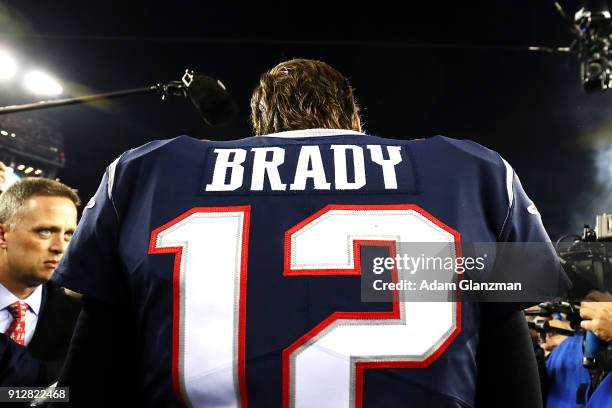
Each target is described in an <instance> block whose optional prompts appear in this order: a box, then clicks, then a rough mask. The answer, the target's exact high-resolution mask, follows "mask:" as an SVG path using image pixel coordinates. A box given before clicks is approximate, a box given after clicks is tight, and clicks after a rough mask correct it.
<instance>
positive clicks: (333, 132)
mask: <svg viewBox="0 0 612 408" xmlns="http://www.w3.org/2000/svg"><path fill="white" fill-rule="evenodd" d="M340 135H365V133H361V132H357V131H355V130H349V129H301V130H287V131H285V132H278V133H270V134H267V135H260V137H288V138H296V137H320V136H340Z"/></svg>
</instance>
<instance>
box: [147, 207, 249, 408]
mask: <svg viewBox="0 0 612 408" xmlns="http://www.w3.org/2000/svg"><path fill="white" fill-rule="evenodd" d="M220 212H242V213H243V214H244V222H243V226H242V255H241V266H240V299H239V306H238V383H239V387H240V399H241V406H242V407H243V408H247V406H248V404H247V391H246V367H245V345H246V343H245V336H246V296H247V262H248V259H249V258H248V256H249V226H250V221H251V206H249V205H245V206H234V207H195V208H192V209H191V210H189V211H187V212H184V213H183V214H181V215H179V216H178V217H176V218H174V219H173V220H171V221H169V222H167V223H165V224H164V225H162V226H161V227H158V228H155V229H154V230H153V232H151V241H150V242H149V254H174V255H175V256H174V270H173V272H172V299H173V301H172V317H173V319H172V388H173V389H174V394H175V395H176V397H177V398H178V400H179V402H180V404H181V405H182V406H187V404H185V396H184V395H183V392H182V391H181V387H180V382H179V372H178V360H179V354H178V344H179V327H180V324H179V323H180V322H179V319H180V316H181V315H180V305H181V302H180V293H181V288H180V282H181V279H180V278H181V260H182V257H183V247H182V246H180V247H164V248H157V247H156V244H157V236H158V234H159V233H161V232H162V231H164V230H166V229H168V228H170V227H171V226H173V225H174V224H176V223H178V222H180V221H182V220H184V219H185V218H187V217H189V216H191V215H193V214H195V213H220Z"/></svg>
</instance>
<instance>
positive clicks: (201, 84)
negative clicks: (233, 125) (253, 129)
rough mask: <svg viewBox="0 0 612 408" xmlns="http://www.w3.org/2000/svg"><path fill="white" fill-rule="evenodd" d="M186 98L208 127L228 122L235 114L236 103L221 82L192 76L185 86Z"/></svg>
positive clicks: (206, 77)
mask: <svg viewBox="0 0 612 408" xmlns="http://www.w3.org/2000/svg"><path fill="white" fill-rule="evenodd" d="M187 97H188V98H189V100H190V101H191V103H193V105H194V106H195V107H196V109H197V110H198V111H199V112H200V115H201V116H202V119H203V120H204V122H205V123H206V124H207V125H209V126H216V125H220V124H223V123H226V122H229V121H230V120H231V119H232V118H233V117H234V115H235V114H236V102H235V101H234V98H232V96H231V95H230V93H229V92H227V90H226V89H225V85H223V83H221V81H219V80H216V79H213V78H211V77H209V76H206V75H194V76H193V78H192V80H191V82H190V83H189V85H188V86H187Z"/></svg>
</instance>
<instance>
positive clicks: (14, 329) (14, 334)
mask: <svg viewBox="0 0 612 408" xmlns="http://www.w3.org/2000/svg"><path fill="white" fill-rule="evenodd" d="M7 309H8V311H9V313H10V314H11V315H13V321H12V322H11V325H10V326H9V328H8V330H7V331H6V333H4V334H6V335H7V336H9V337H10V338H11V339H13V341H14V342H15V343H17V344H21V345H24V344H25V315H26V310H28V304H27V303H24V302H20V301H16V302H14V303H11V304H10V305H9V306H8V307H7Z"/></svg>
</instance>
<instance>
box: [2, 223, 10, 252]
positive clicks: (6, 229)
mask: <svg viewBox="0 0 612 408" xmlns="http://www.w3.org/2000/svg"><path fill="white" fill-rule="evenodd" d="M9 229H10V227H9V224H0V249H6V248H7V243H6V235H7V234H8V232H9Z"/></svg>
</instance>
